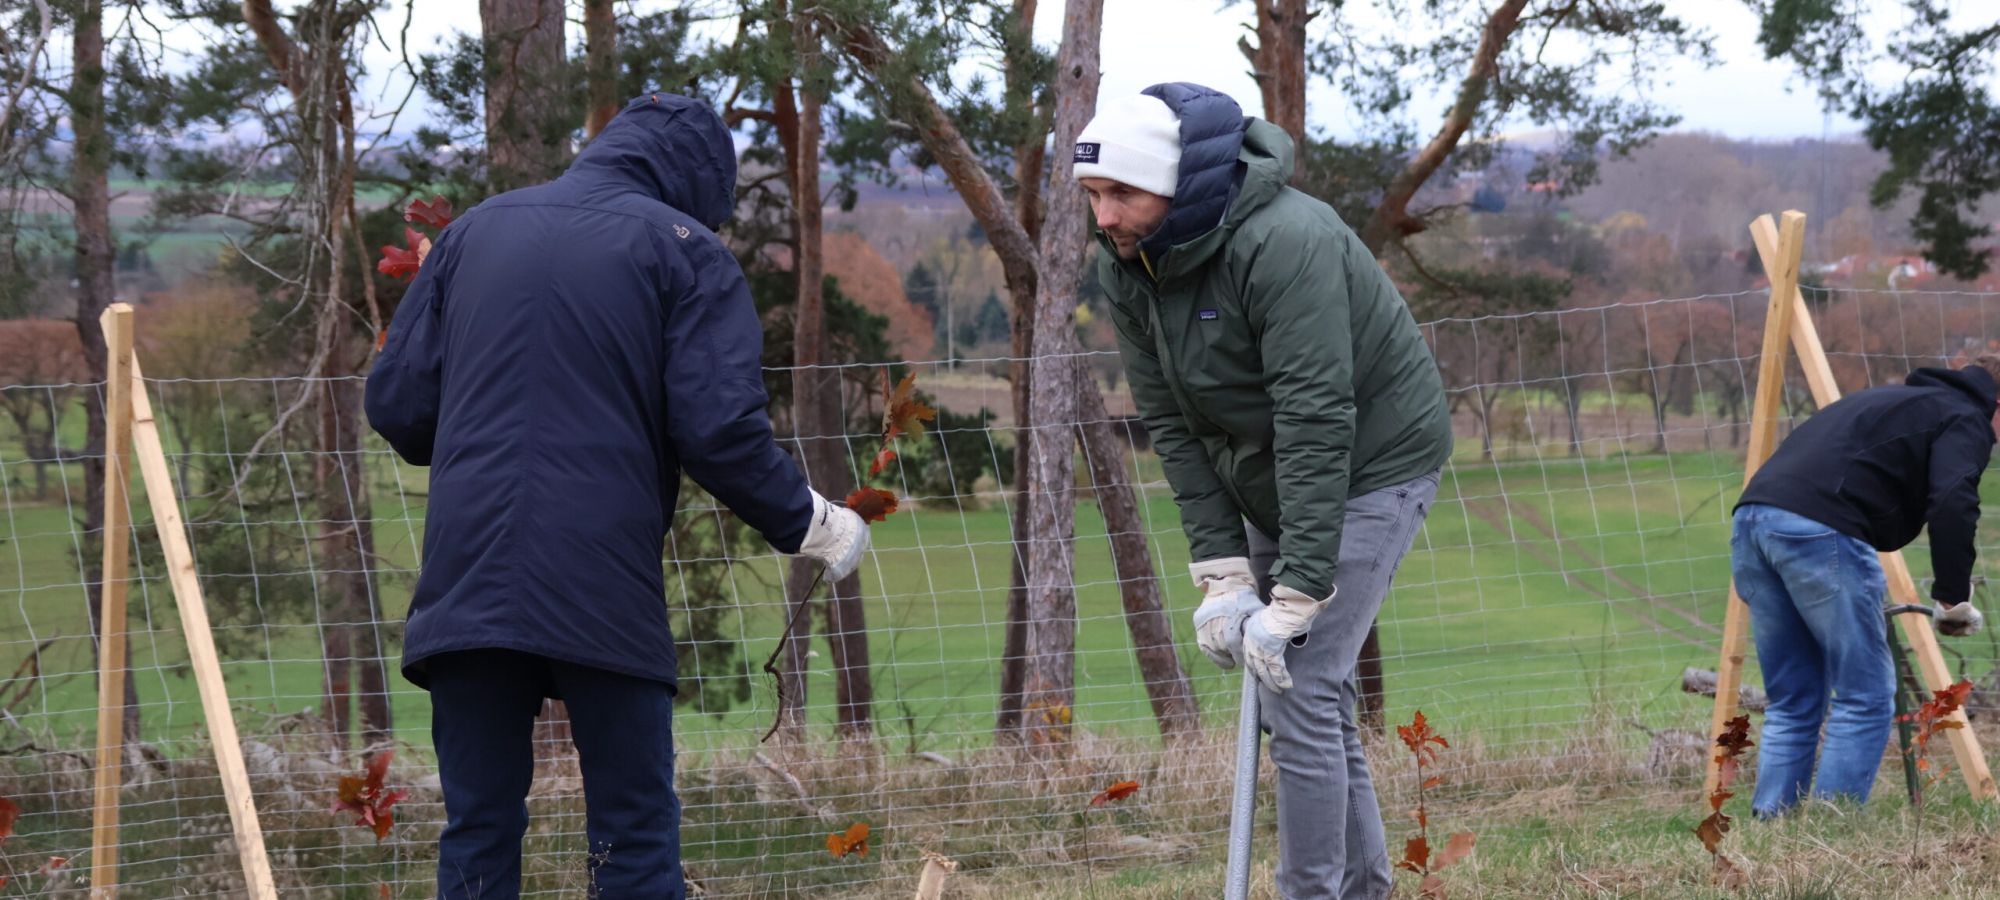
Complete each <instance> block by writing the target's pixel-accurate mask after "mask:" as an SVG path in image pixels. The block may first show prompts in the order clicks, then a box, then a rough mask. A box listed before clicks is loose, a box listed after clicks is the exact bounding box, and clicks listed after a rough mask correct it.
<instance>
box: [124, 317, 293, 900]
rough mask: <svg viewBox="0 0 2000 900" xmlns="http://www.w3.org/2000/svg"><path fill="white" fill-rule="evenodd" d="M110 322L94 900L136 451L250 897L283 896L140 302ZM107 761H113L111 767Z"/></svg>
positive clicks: (270, 899) (261, 899)
mask: <svg viewBox="0 0 2000 900" xmlns="http://www.w3.org/2000/svg"><path fill="white" fill-rule="evenodd" d="M103 321H104V335H105V341H106V343H107V344H109V345H110V350H111V359H110V366H109V372H108V375H109V378H110V382H109V384H108V385H107V386H106V401H107V402H106V404H105V415H106V416H107V418H108V421H107V422H106V425H107V427H106V428H105V479H104V482H105V491H104V503H105V516H104V522H105V531H104V591H103V597H104V623H105V624H104V632H105V640H104V643H103V649H102V651H101V654H102V656H101V659H102V664H101V666H100V669H101V670H102V671H101V672H100V675H99V681H98V706H97V727H98V738H97V755H98V765H97V798H96V799H97V809H96V819H95V822H94V826H93V828H92V834H91V843H92V847H91V889H90V892H91V897H92V898H93V900H96V898H108V897H111V896H114V895H115V894H116V893H117V889H118V888H117V880H118V873H117V865H118V787H119V783H120V779H119V773H120V771H121V768H122V767H120V766H118V765H115V762H116V761H118V760H122V758H123V757H122V754H123V748H122V746H121V745H122V743H123V741H122V736H123V731H122V728H123V723H124V696H125V685H124V678H123V675H124V669H123V664H124V639H125V634H124V631H125V579H126V571H127V568H128V559H127V557H126V549H127V545H128V544H129V542H130V540H131V538H130V525H131V520H130V519H129V518H128V517H127V507H126V499H127V490H126V485H127V478H128V476H127V472H128V471H129V468H130V466H129V463H128V458H131V457H136V461H137V462H138V464H139V474H140V476H141V477H142V479H143V481H144V483H145V489H146V499H147V501H148V503H149V504H150V505H151V507H152V510H153V524H154V527H155V528H156V529H158V531H159V534H160V554H161V556H163V557H165V562H166V570H167V579H168V582H169V583H170V584H171V585H172V587H173V591H174V605H175V606H176V607H178V608H179V609H180V615H181V631H182V633H183V634H184V635H185V636H186V638H187V645H188V663H189V665H190V666H191V667H192V668H193V669H194V679H195V687H196V689H197V690H198V691H199V692H200V694H201V710H202V716H203V718H204V719H205V721H206V724H207V725H208V737H209V742H210V743H211V744H213V745H214V750H215V763H216V769H217V771H218V772H219V773H220V774H221V776H222V793H223V799H224V801H225V802H226V803H227V805H228V807H229V822H230V825H231V826H232V827H233V828H234V830H235V835H236V852H237V855H238V856H239V857H240V858H241V860H242V864H243V881H244V886H245V888H246V893H247V894H248V895H249V896H250V897H251V898H253V900H277V896H278V892H277V885H276V882H275V881H274V880H273V879H272V877H271V859H270V857H269V856H268V855H267V854H266V853H265V851H264V831H263V829H262V827H261V826H259V825H258V822H257V800H256V797H254V796H253V795H252V794H251V792H250V775H249V772H248V771H247V770H246V769H245V768H244V765H243V745H242V743H241V741H240V740H239V739H238V738H237V735H236V718H235V715H234V714H233V713H231V712H230V709H229V690H228V687H227V685H225V684H224V682H223V679H222V663H221V659H220V658H219V657H218V655H217V654H216V650H215V634H214V633H213V632H212V631H211V630H210V627H209V622H208V606H207V604H206V603H205V602H204V601H203V600H202V595H201V580H200V579H199V578H197V577H196V575H195V567H194V552H193V550H192V549H191V548H190V547H189V546H188V538H187V528H186V525H185V523H184V520H183V519H182V518H181V511H180V501H179V499H178V495H177V494H176V493H175V490H174V482H173V475H172V473H171V471H170V470H169V469H168V468H167V453H166V448H165V447H164V446H163V445H162V444H161V442H160V426H159V423H158V422H156V421H154V419H153V404H152V402H151V401H150V400H149V399H148V398H147V396H146V382H145V379H144V376H143V375H142V373H141V372H140V369H139V360H138V359H137V357H136V355H135V354H134V353H133V351H132V307H131V305H130V304H125V303H113V304H111V306H110V307H108V308H107V309H106V310H105V312H104V320H103ZM127 454H130V457H128V455H127ZM114 551H115V552H114ZM114 616H115V617H114ZM114 651H115V652H114ZM107 673H115V674H107ZM107 754H111V755H107ZM107 759H108V760H113V761H114V764H107V762H106V761H107Z"/></svg>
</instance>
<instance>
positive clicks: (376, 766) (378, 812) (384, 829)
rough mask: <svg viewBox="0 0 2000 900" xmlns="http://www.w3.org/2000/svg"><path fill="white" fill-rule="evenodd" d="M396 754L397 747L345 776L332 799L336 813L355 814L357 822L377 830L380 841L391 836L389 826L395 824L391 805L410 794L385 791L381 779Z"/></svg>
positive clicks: (377, 755)
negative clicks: (358, 770) (360, 770)
mask: <svg viewBox="0 0 2000 900" xmlns="http://www.w3.org/2000/svg"><path fill="white" fill-rule="evenodd" d="M395 755H396V751H394V750H385V751H383V752H381V753H377V754H375V757H374V758H373V759H370V760H369V761H368V766H367V768H366V769H365V770H364V771H363V773H362V774H360V775H342V776H341V777H340V787H339V788H338V790H337V791H336V792H335V797H334V801H333V811H334V812H345V813H353V814H354V816H355V820H354V824H356V825H359V826H361V827H363V828H366V829H368V830H370V831H373V832H375V839H376V840H378V841H379V840H382V839H383V838H385V837H388V836H389V829H390V828H391V827H393V826H394V825H395V824H396V815H395V813H393V812H390V807H393V806H395V805H396V802H397V801H399V800H401V799H403V798H404V797H405V796H408V795H409V793H410V792H409V791H385V790H383V787H382V780H383V778H384V777H385V776H387V775H388V773H389V760H390V759H392V758H394V757H395Z"/></svg>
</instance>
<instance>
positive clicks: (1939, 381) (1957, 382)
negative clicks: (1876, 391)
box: [1903, 366, 2000, 416]
mask: <svg viewBox="0 0 2000 900" xmlns="http://www.w3.org/2000/svg"><path fill="white" fill-rule="evenodd" d="M1903 383H1904V384H1907V385H1909V386H1911V387H1935V388H1947V389H1950V390H1953V391H1957V392H1958V393H1960V394H1962V395H1964V396H1965V398H1966V400H1967V401H1968V402H1971V403H1975V404H1977V405H1978V406H1979V410H1980V414H1981V415H1983V416H1992V415H1993V410H1994V403H1995V400H1994V396H1995V394H1996V393H2000V388H1996V386H1995V385H1994V383H1993V376H1992V375H1990V374H1988V373H1987V371H1986V370H1985V369H1983V368H1980V367H1979V366H1966V367H1965V368H1963V369H1918V370H1916V371H1914V372H1911V373H1910V377H1908V378H1905V379H1903Z"/></svg>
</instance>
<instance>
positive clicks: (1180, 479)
mask: <svg viewBox="0 0 2000 900" xmlns="http://www.w3.org/2000/svg"><path fill="white" fill-rule="evenodd" d="M1155 92H1157V93H1155ZM1148 93H1155V95H1156V96H1161V97H1162V99H1164V100H1166V101H1167V103H1168V105H1169V106H1170V107H1173V108H1174V109H1175V111H1176V112H1177V113H1178V114H1179V115H1180V117H1181V133H1182V143H1183V148H1184V149H1183V151H1182V159H1181V170H1180V178H1179V182H1178V184H1177V185H1176V187H1175V194H1174V201H1173V207H1172V209H1171V210H1170V212H1169V213H1168V216H1167V219H1166V221H1165V223H1164V224H1162V226H1161V228H1160V230H1159V231H1158V232H1155V233H1154V234H1153V235H1152V236H1150V237H1148V238H1147V239H1146V240H1145V241H1143V242H1141V245H1140V248H1141V256H1140V258H1139V259H1136V260H1131V261H1124V260H1120V259H1119V258H1118V254H1117V252H1116V250H1115V249H1114V248H1113V246H1112V244H1111V242H1110V240H1109V239H1108V238H1106V237H1105V236H1104V235H1103V234H1102V233H1101V232H1100V233H1099V234H1098V242H1099V245H1100V246H1099V252H1098V254H1097V276H1098V281H1099V283H1100V284H1101V285H1102V286H1103V288H1104V290H1105V293H1107V294H1108V295H1109V296H1110V299H1111V307H1112V310H1113V320H1114V322H1115V323H1116V325H1117V327H1118V345H1119V350H1120V353H1121V355H1122V356H1123V357H1124V361H1125V367H1126V373H1127V379H1128V381H1129V382H1130V384H1131V386H1132V394H1133V399H1134V400H1135V401H1136V403H1137V405H1138V408H1139V414H1140V417H1141V418H1142V419H1143V420H1144V422H1145V424H1146V428H1147V430H1148V432H1150V434H1151V436H1152V441H1153V446H1154V448H1155V449H1156V450H1157V451H1158V452H1159V455H1160V459H1161V461H1162V462H1163V463H1164V465H1165V468H1166V474H1167V480H1168V481H1169V482H1170V483H1171V484H1172V485H1173V489H1174V494H1175V498H1176V499H1177V500H1178V502H1179V504H1180V508H1181V519H1182V522H1183V524H1184V526H1185V527H1186V530H1187V536H1188V544H1189V547H1190V549H1191V551H1192V554H1193V555H1192V558H1193V559H1194V560H1196V561H1201V560H1209V559H1217V558H1221V557H1230V556H1244V555H1247V552H1248V547H1247V542H1246V540H1245V538H1244V533H1243V521H1244V520H1245V519H1248V520H1249V521H1250V522H1251V523H1253V524H1255V525H1256V526H1257V528H1258V529H1259V530H1261V531H1263V532H1264V533H1266V534H1270V535H1275V536H1277V538H1278V546H1279V560H1278V563H1277V565H1276V566H1274V567H1272V569H1271V576H1272V578H1273V579H1274V580H1276V581H1277V582H1278V583H1281V584H1284V585H1287V586H1289V587H1291V588H1293V589H1295V590H1298V591H1301V592H1303V593H1305V594H1306V595H1308V596H1312V597H1326V596H1328V595H1329V594H1331V593H1332V592H1333V582H1334V569H1335V568H1336V566H1337V564H1338V561H1339V556H1340V538H1341V525H1342V522H1343V520H1344V518H1345V513H1346V507H1347V498H1349V497H1353V496H1359V495H1361V494H1364V493H1367V492H1369V491H1374V490H1378V489H1381V488H1384V487H1389V486H1392V485H1396V484H1400V483H1402V482H1405V481H1409V480H1411V479H1413V478H1416V477H1418V476H1420V475H1423V474H1425V473H1427V472H1430V471H1431V470H1433V469H1436V468H1438V467H1439V466H1441V465H1442V464H1443V463H1444V461H1445V459H1446V458H1447V457H1448V456H1449V455H1450V454H1451V447H1452V435H1451V420H1450V416H1449V414H1448V413H1447V411H1446V408H1445V400H1444V387H1443V384H1442V382H1441V381H1440V379H1439V377H1438V370H1437V363H1436V360H1435V359H1434V358H1433V357H1432V355H1431V352H1430V348H1429V347H1428V346H1426V345H1425V343H1424V339H1423V336H1422V334H1421V333H1420V332H1419V331H1418V330H1417V325H1416V322H1415V320H1414V319H1413V318H1412V317H1411V315H1410V310H1409V307H1408V306H1407V305H1406V304H1405V303H1404V302H1403V299H1402V297H1401V296H1400V295H1399V294H1398V293H1397V292H1396V288H1395V285H1394V284H1392V283H1391V282H1390V280H1389V277H1388V275H1387V274H1385V273H1384V272H1383V271H1382V268H1381V266H1380V265H1379V264H1377V263H1376V261H1375V259H1374V257H1373V256H1372V255H1371V254H1370V253H1369V252H1368V250H1367V248H1366V247H1364V246H1363V245H1362V243H1361V240H1360V238H1359V237H1357V236H1356V235H1355V233H1354V231H1353V230H1352V229H1350V228H1348V227H1347V225H1346V224H1344V223H1342V222H1341V221H1340V218H1339V216H1337V215H1335V213H1334V211H1333V209H1332V208H1331V207H1329V206H1327V205H1326V204H1325V203H1322V202H1320V201H1318V200H1315V199H1313V198H1312V197H1310V196H1308V195H1306V194H1304V193H1301V192H1300V191H1298V190H1295V189H1293V188H1291V187H1289V186H1287V184H1286V182H1287V180H1288V178H1289V176H1290V174H1291V172H1292V152H1293V151H1292V142H1291V138H1290V137H1289V136H1288V135H1286V134H1285V132H1284V131H1283V129H1280V128H1278V127H1277V126H1275V125H1272V124H1271V123H1269V122H1265V121H1263V120H1261V119H1245V118H1244V117H1243V116H1242V113H1241V112H1240V110H1239V109H1238V108H1237V106H1236V104H1235V101H1233V100H1230V99H1229V98H1228V97H1227V96H1225V95H1221V94H1218V93H1215V92H1213V91H1209V90H1208V89H1206V88H1198V87H1195V86H1192V85H1160V86H1157V87H1155V88H1151V89H1149V90H1148ZM1246 123H1247V127H1246ZM1231 135H1234V136H1235V137H1234V139H1233V140H1231ZM1238 173H1240V175H1239V174H1238ZM1218 199H1220V201H1221V202H1220V203H1218V202H1217V200H1218ZM1204 218H1205V219H1206V220H1207V221H1205V222H1204V221H1202V220H1203V219H1204Z"/></svg>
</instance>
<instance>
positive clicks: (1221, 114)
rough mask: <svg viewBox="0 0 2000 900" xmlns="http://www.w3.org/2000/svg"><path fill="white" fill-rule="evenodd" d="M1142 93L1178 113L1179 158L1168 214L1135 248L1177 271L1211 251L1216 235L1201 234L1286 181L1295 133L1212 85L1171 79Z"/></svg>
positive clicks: (1237, 216)
mask: <svg viewBox="0 0 2000 900" xmlns="http://www.w3.org/2000/svg"><path fill="white" fill-rule="evenodd" d="M1145 94H1146V95H1148V96H1152V97H1158V98H1160V100H1161V101H1162V102H1164V103H1166V104H1167V107H1168V108H1169V109H1172V110H1173V111H1174V114H1175V115H1176V116H1178V117H1180V123H1181V163H1180V174H1179V177H1178V179H1177V180H1176V182H1175V186H1174V196H1173V201H1172V203H1171V205H1169V206H1168V208H1167V218H1166V220H1165V221H1163V222H1161V223H1160V227H1159V229H1158V230H1156V231H1154V232H1153V233H1152V234H1150V235H1148V236H1147V237H1146V238H1145V239H1144V240H1142V241H1140V242H1139V249H1140V250H1141V251H1143V252H1144V253H1145V254H1146V256H1147V258H1148V259H1151V260H1153V261H1154V263H1155V265H1156V267H1157V269H1158V270H1159V271H1161V272H1164V271H1166V270H1167V269H1168V268H1172V269H1173V270H1177V271H1178V270H1182V269H1185V268H1188V267H1192V266H1196V265H1199V264H1200V263H1201V262H1203V261H1204V260H1206V259H1207V258H1208V257H1209V256H1210V255H1212V254H1213V253H1214V250H1215V247H1216V246H1219V244H1220V242H1219V241H1213V240H1204V238H1213V237H1214V236H1215V235H1216V234H1217V233H1218V229H1219V228H1220V226H1225V225H1233V224H1236V223H1240V222H1241V221H1242V220H1243V219H1244V218H1247V217H1248V216H1249V214H1250V213H1252V212H1254V211H1256V210H1257V209H1258V208H1260V207H1262V206H1263V205H1264V204H1265V203H1268V202H1270V200H1271V198H1273V197H1276V196H1277V195H1278V192H1279V191H1281V190H1283V189H1284V187H1285V185H1286V184H1287V183H1288V182H1289V181H1290V180H1291V173H1292V154H1293V148H1292V139H1291V136H1290V135H1287V134H1286V133H1285V130H1284V129H1282V128H1279V127H1278V126H1276V125H1273V124H1271V123H1269V122H1266V121H1264V120H1262V119H1258V118H1254V117H1250V116H1245V115H1243V109H1242V107H1240V106H1238V105H1237V104H1236V101H1235V100H1233V99H1231V98H1230V97H1229V95H1228V94H1224V93H1222V92H1220V91H1217V90H1214V89H1212V88H1206V87H1202V86H1201V85H1198V84H1188V83H1185V82H1172V83H1167V84H1156V85H1153V86H1152V87H1149V88H1147V89H1146V90H1145ZM1228 230H1229V229H1227V228H1221V231H1224V232H1226V231H1228ZM1170 250H1171V251H1173V257H1174V258H1173V259H1172V260H1171V263H1170V262H1169V260H1168V259H1167V256H1168V251H1170Z"/></svg>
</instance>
